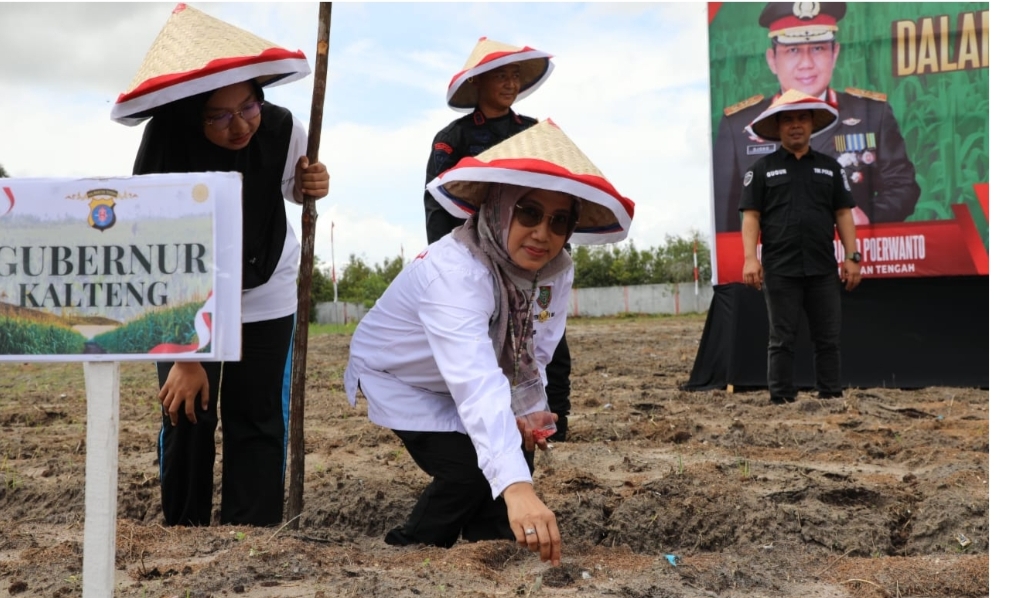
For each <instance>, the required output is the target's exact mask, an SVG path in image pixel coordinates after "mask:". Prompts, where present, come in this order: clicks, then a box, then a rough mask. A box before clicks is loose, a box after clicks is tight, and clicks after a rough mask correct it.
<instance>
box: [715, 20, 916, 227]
mask: <svg viewBox="0 0 1012 598" xmlns="http://www.w3.org/2000/svg"><path fill="white" fill-rule="evenodd" d="M725 8H733V9H734V10H737V11H738V13H739V14H742V15H744V13H745V12H747V11H748V12H749V14H750V15H751V14H754V12H755V10H757V7H756V5H742V6H726V5H725V6H724V7H722V9H721V10H724V9H725ZM847 14H848V5H847V3H844V2H770V3H767V4H765V5H764V6H763V7H762V8H761V12H760V13H759V14H758V18H755V20H750V22H751V23H753V24H754V25H756V27H754V38H752V35H751V34H749V37H750V38H751V39H752V41H751V42H750V43H752V44H753V45H755V46H758V44H759V43H762V44H764V45H765V50H764V51H762V52H757V53H755V54H752V53H748V54H747V55H746V56H745V57H744V60H745V61H746V62H747V65H746V69H745V72H744V73H741V72H738V71H737V70H736V69H724V70H726V71H731V70H736V72H734V73H733V75H734V78H729V80H728V81H727V85H724V84H723V83H722V80H721V79H720V77H717V78H715V79H714V80H713V81H712V83H711V86H712V88H713V101H714V103H716V102H718V101H720V100H723V101H724V102H726V103H724V104H723V108H722V110H721V114H720V116H719V122H716V123H715V124H714V130H715V132H716V139H715V141H714V145H713V201H714V227H715V230H716V232H718V233H721V232H736V231H739V230H741V221H740V218H739V214H738V200H739V199H740V196H741V191H742V181H743V178H744V175H745V172H746V171H747V170H748V168H749V167H750V166H751V165H752V164H753V163H754V162H755V161H756V160H757V159H758V158H760V157H763V156H767V155H770V154H772V153H774V152H775V151H776V150H777V147H778V144H777V143H776V142H770V141H769V140H766V139H762V138H760V137H758V136H756V135H754V134H750V133H749V131H748V130H747V127H748V125H749V123H751V122H752V121H753V120H754V119H755V118H756V117H757V116H758V115H759V114H761V113H763V112H764V111H765V110H767V109H768V108H769V107H770V106H771V105H772V104H773V102H775V101H776V100H777V98H779V97H780V96H781V95H782V94H783V93H785V92H787V91H788V90H792V89H793V90H797V91H800V92H803V93H805V94H807V95H810V96H813V97H816V98H818V99H820V100H824V101H826V102H827V103H829V104H830V105H832V106H834V107H835V108H836V110H837V111H838V113H839V118H838V119H837V120H836V121H835V122H834V123H833V124H832V125H831V126H829V127H827V128H826V129H824V130H821V131H818V132H817V133H815V134H813V136H812V139H811V145H812V148H813V149H815V150H816V151H818V152H820V153H823V154H826V155H829V156H831V157H833V158H834V159H835V160H836V161H837V163H838V164H839V165H840V166H841V167H843V169H844V173H845V176H846V177H847V181H848V183H849V184H850V186H851V190H852V193H853V196H854V201H855V207H854V209H853V217H854V222H855V224H857V225H863V224H872V223H880V222H902V221H904V220H906V219H907V218H909V217H910V216H911V215H912V214H913V213H914V210H915V207H916V205H917V202H918V199H919V198H920V196H921V187H920V185H919V184H918V182H917V172H916V170H915V167H914V164H913V162H912V161H911V159H910V157H909V155H908V152H907V144H906V141H905V140H904V134H903V132H902V127H901V123H899V122H898V121H897V118H896V115H895V113H894V110H893V107H892V105H891V104H890V101H889V96H888V94H887V93H886V91H884V90H882V89H878V88H874V87H872V86H870V85H869V84H868V81H867V79H868V77H867V76H865V77H864V78H862V79H861V80H854V79H851V78H849V77H848V78H845V77H844V76H840V75H839V74H837V73H834V71H835V70H836V69H837V64H838V62H840V61H842V60H848V61H851V63H854V62H860V61H867V60H868V56H867V55H866V50H867V48H868V47H869V45H868V44H866V43H865V44H860V43H857V44H853V45H851V46H849V47H848V46H847V45H846V43H841V40H840V38H841V37H843V34H844V33H845V32H846V27H847V26H848V21H847V19H846V17H847ZM742 19H744V16H742ZM878 26H879V25H878V23H876V27H878ZM881 27H883V28H884V29H883V32H884V33H883V32H868V31H864V30H863V28H857V29H855V31H853V32H852V36H851V37H852V38H853V37H856V36H863V39H865V40H867V39H868V38H869V37H871V38H873V39H878V38H879V37H883V36H885V37H889V36H890V32H889V27H890V23H889V22H888V21H885V20H884V21H882V22H881ZM713 43H714V42H713V40H711V48H712V47H713ZM750 47H751V46H750ZM711 51H712V50H711ZM743 52H744V50H743ZM711 68H713V69H714V70H716V67H711ZM856 70H859V69H856ZM712 72H714V71H712ZM730 79H737V80H739V81H741V82H742V83H739V84H735V83H734V82H733V81H732V80H730ZM756 81H758V82H760V83H759V85H758V86H755V87H753V88H751V89H743V88H742V85H743V84H747V85H752V84H753V82H756ZM745 82H747V83H745ZM732 93H735V94H738V95H730V94H732Z"/></svg>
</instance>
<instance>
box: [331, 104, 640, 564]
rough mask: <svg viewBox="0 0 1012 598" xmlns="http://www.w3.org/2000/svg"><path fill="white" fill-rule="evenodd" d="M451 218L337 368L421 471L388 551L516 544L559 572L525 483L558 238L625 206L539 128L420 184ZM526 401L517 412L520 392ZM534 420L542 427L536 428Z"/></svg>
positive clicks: (551, 521) (561, 310) (542, 411)
mask: <svg viewBox="0 0 1012 598" xmlns="http://www.w3.org/2000/svg"><path fill="white" fill-rule="evenodd" d="M428 189H429V190H430V191H431V192H432V194H433V196H434V197H436V199H437V200H438V201H440V203H441V204H442V205H443V206H444V207H445V208H446V209H447V210H448V211H450V212H451V214H453V215H455V216H457V217H467V216H468V215H469V214H472V213H473V215H471V216H470V217H469V218H468V219H467V221H466V222H465V224H463V225H462V226H460V227H458V228H456V229H455V230H454V231H453V232H452V233H451V234H450V235H447V236H446V237H443V238H442V239H441V240H439V241H437V242H435V243H433V244H432V245H430V246H429V247H428V248H427V249H426V250H425V251H424V252H423V253H422V254H421V255H419V256H418V257H417V258H416V259H415V260H414V261H413V262H412V263H411V264H409V265H408V266H407V267H406V268H405V269H404V270H403V271H402V272H401V273H400V274H399V275H398V276H397V278H396V279H395V280H394V281H393V283H391V285H390V287H389V288H388V289H387V290H386V292H385V293H384V294H383V296H382V297H380V299H379V300H378V301H377V303H376V305H375V306H374V307H373V308H372V309H371V310H370V311H369V312H368V313H367V314H366V316H365V318H363V319H362V321H361V322H360V323H359V325H358V328H357V330H356V332H355V334H354V336H353V337H352V341H351V353H350V358H349V361H348V366H347V369H346V371H345V379H344V382H345V388H346V389H347V393H348V399H349V401H350V402H351V404H352V405H354V404H355V401H356V395H357V391H358V390H361V391H362V394H363V395H364V396H365V397H366V400H367V402H368V413H369V419H370V420H372V421H373V422H374V423H376V424H378V425H381V426H384V427H387V428H390V429H392V430H393V431H394V433H395V434H396V435H397V436H398V437H399V438H400V439H401V441H402V442H403V443H404V446H405V448H406V449H407V451H408V453H409V454H410V455H411V457H412V458H413V459H414V461H415V463H417V464H418V466H419V467H420V468H421V469H422V470H423V471H425V473H426V474H428V475H430V476H432V478H433V480H432V482H431V483H430V484H429V486H428V487H427V488H426V489H425V491H424V492H423V493H422V496H421V497H420V498H419V500H418V502H417V504H416V505H415V507H414V509H413V510H412V512H411V514H410V515H409V516H408V518H407V521H406V522H405V523H404V524H403V525H401V526H399V527H397V528H395V529H393V530H391V531H390V532H389V533H387V535H386V542H387V543H388V544H393V545H409V544H430V545H435V546H443V547H449V546H452V545H453V544H454V543H455V542H456V541H457V540H458V539H459V538H460V537H461V536H462V537H463V538H464V539H466V540H470V541H477V540H492V539H502V538H506V539H514V540H516V541H517V542H518V543H520V544H521V545H522V546H525V547H527V548H528V549H530V550H531V551H534V552H539V553H540V556H541V560H543V561H551V562H552V564H554V565H558V564H559V563H560V559H561V546H562V540H561V536H560V534H559V528H558V524H557V522H556V519H555V514H554V513H553V512H552V511H551V510H550V509H549V508H548V507H547V506H545V504H544V503H543V502H542V501H541V500H540V498H539V497H538V496H537V494H536V493H535V490H534V485H533V479H532V475H533V472H534V447H535V446H538V447H540V448H542V449H544V448H546V447H547V441H546V439H545V438H546V436H547V435H548V434H550V433H551V429H552V423H551V422H552V416H551V415H550V414H547V413H546V410H547V400H546V397H545V388H544V385H545V374H544V371H545V369H544V368H545V365H546V364H547V363H548V362H549V361H550V360H551V357H552V354H553V352H554V351H555V347H556V345H557V344H558V342H559V339H560V338H561V336H562V333H563V331H564V330H565V326H566V312H567V307H568V297H569V293H570V289H571V287H572V282H573V264H572V260H571V259H570V257H569V255H568V253H567V252H565V251H563V246H564V245H565V243H566V242H567V241H568V240H570V239H572V241H573V242H584V243H587V242H591V243H593V242H597V243H601V242H609V241H618V240H621V239H622V238H624V237H625V236H626V234H627V231H628V228H629V224H630V222H631V220H632V213H633V204H632V202H631V201H630V200H628V199H626V198H624V197H622V196H620V195H619V194H618V192H617V191H615V189H614V188H613V187H612V186H611V184H610V183H608V181H607V180H605V179H604V177H603V176H602V175H601V174H600V171H598V170H597V169H596V168H595V167H594V166H593V164H591V163H590V162H589V160H587V158H586V157H585V156H584V155H583V154H582V153H581V152H580V151H579V149H577V148H576V146H575V145H573V144H572V142H571V141H570V140H569V139H568V138H567V137H566V136H565V135H564V134H563V133H562V131H561V130H559V129H558V127H557V126H555V124H554V123H552V122H551V121H546V122H542V123H539V124H537V125H535V126H533V127H531V128H530V129H528V130H526V131H524V132H522V133H519V134H517V135H516V136H514V137H512V138H510V139H508V140H506V141H504V142H502V143H500V144H499V145H497V146H495V147H493V148H491V149H489V150H487V151H486V152H484V153H482V154H480V155H479V156H477V157H476V158H466V159H464V160H462V161H461V162H460V163H459V164H458V165H457V166H456V167H454V168H452V169H450V170H448V171H446V172H444V173H443V174H442V175H440V176H439V177H438V178H436V179H435V180H433V181H432V182H430V183H429V185H428ZM525 392H526V393H529V394H530V396H533V400H531V401H530V402H529V403H528V404H527V405H526V406H521V405H520V403H521V400H520V399H521V395H522V393H525ZM539 416H540V417H541V418H542V419H547V421H540V422H538V421H534V418H537V417H539Z"/></svg>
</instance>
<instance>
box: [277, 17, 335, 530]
mask: <svg viewBox="0 0 1012 598" xmlns="http://www.w3.org/2000/svg"><path fill="white" fill-rule="evenodd" d="M330 7H331V3H330V2H321V3H320V29H319V34H318V36H317V42H316V81H315V82H314V84H313V107H312V110H311V111H310V113H309V147H308V148H307V150H306V157H307V158H309V163H310V164H315V163H316V162H318V161H319V153H320V129H321V127H322V124H323V97H324V93H325V92H326V88H327V57H328V52H329V50H330ZM315 240H316V200H315V199H311V198H303V202H302V257H301V261H300V263H299V309H298V311H297V312H296V317H295V346H294V348H293V353H292V396H291V407H290V413H289V437H290V440H291V457H292V459H291V467H290V470H291V473H290V474H289V475H290V476H291V478H290V479H289V485H288V514H287V515H286V517H285V518H286V519H288V520H289V523H291V524H292V525H291V526H292V528H293V529H298V528H299V520H300V515H302V486H303V478H304V476H305V462H306V444H305V439H304V437H303V419H304V418H305V396H306V348H307V346H308V345H309V309H310V306H311V302H310V293H311V292H312V288H313V268H314V267H315V263H314V262H315V261H316V260H315V259H314V256H315V248H314V244H315V243H314V241H315Z"/></svg>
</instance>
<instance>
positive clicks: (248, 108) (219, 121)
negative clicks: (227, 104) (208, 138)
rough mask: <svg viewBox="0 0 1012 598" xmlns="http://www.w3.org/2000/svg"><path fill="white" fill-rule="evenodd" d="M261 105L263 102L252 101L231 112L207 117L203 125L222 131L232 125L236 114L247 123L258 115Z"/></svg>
mask: <svg viewBox="0 0 1012 598" xmlns="http://www.w3.org/2000/svg"><path fill="white" fill-rule="evenodd" d="M263 105H264V103H263V102H259V101H256V100H254V101H252V102H249V103H247V104H243V105H242V107H241V108H239V109H238V110H235V111H233V112H223V113H221V114H215V115H214V116H208V117H207V118H206V119H204V124H206V125H207V126H209V127H211V128H212V129H217V130H219V131H224V130H225V129H227V128H228V127H229V126H230V125H231V124H232V117H234V116H235V115H237V114H238V115H239V116H240V117H241V118H242V119H243V120H244V121H246V122H249V121H251V120H253V119H254V118H256V117H257V116H258V115H259V114H260V108H261V107H262V106H263Z"/></svg>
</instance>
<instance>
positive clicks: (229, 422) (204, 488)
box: [157, 315, 295, 526]
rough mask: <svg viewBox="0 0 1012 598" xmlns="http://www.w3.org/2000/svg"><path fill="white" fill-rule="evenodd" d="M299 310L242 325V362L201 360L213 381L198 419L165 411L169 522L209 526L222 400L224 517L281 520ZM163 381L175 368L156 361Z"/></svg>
mask: <svg viewBox="0 0 1012 598" xmlns="http://www.w3.org/2000/svg"><path fill="white" fill-rule="evenodd" d="M294 326H295V316H294V315H292V316H286V317H284V318H279V319H276V320H267V321H264V322H253V323H249V324H243V325H242V360H241V361H238V362H226V363H224V364H221V363H208V362H205V363H202V365H203V367H204V370H205V371H206V372H207V378H208V383H209V385H210V394H211V396H210V401H209V404H208V408H207V411H204V410H202V409H201V408H200V401H199V399H198V401H197V406H196V412H197V423H195V424H191V423H190V421H189V420H188V419H186V416H185V415H183V414H182V412H180V416H179V418H178V423H177V425H176V426H173V425H172V422H171V421H170V420H169V418H168V416H167V415H163V416H162V431H161V433H160V434H159V436H158V462H159V475H160V479H161V487H162V511H163V513H164V514H165V522H166V524H168V525H210V523H211V498H212V495H213V491H214V458H215V443H214V433H215V429H216V428H217V427H218V403H219V398H220V403H221V432H222V448H221V461H222V467H221V523H223V524H234V525H261V526H265V525H276V524H278V523H280V522H281V519H282V516H283V510H284V499H285V491H284V484H285V458H286V453H287V447H288V411H289V390H290V386H291V384H290V382H291V363H292V359H291V350H292V331H293V329H294ZM157 368H158V387H159V388H161V387H162V385H164V384H165V380H166V378H167V377H168V375H169V370H170V369H171V368H172V363H171V362H165V363H162V362H160V363H158V364H157Z"/></svg>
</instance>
